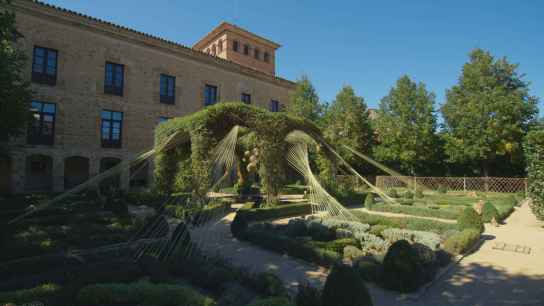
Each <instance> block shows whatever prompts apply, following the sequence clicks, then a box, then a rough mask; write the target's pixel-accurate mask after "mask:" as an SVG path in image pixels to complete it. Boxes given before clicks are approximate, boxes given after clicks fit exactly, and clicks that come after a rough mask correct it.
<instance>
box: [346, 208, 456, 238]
mask: <svg viewBox="0 0 544 306" xmlns="http://www.w3.org/2000/svg"><path fill="white" fill-rule="evenodd" d="M352 213H353V214H354V215H355V216H356V217H357V218H359V220H360V221H361V222H362V223H367V224H370V225H371V226H376V225H382V226H386V227H390V228H401V229H408V230H414V231H424V232H433V233H437V234H442V233H445V232H447V231H449V230H455V229H457V225H456V224H453V223H445V222H440V221H434V220H425V219H421V218H401V217H384V216H379V215H372V214H368V213H365V212H361V211H353V212H352Z"/></svg>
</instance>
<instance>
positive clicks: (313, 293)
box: [295, 282, 321, 306]
mask: <svg viewBox="0 0 544 306" xmlns="http://www.w3.org/2000/svg"><path fill="white" fill-rule="evenodd" d="M295 302H296V305H297V306H321V291H319V289H317V288H315V287H312V286H311V285H310V284H309V283H307V282H301V283H299V284H298V291H297V296H296V298H295Z"/></svg>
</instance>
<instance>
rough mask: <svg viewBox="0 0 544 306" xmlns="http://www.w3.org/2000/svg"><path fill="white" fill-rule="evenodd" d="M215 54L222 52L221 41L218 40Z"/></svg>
mask: <svg viewBox="0 0 544 306" xmlns="http://www.w3.org/2000/svg"><path fill="white" fill-rule="evenodd" d="M217 52H219V53H221V52H223V40H222V39H220V40H219V42H217Z"/></svg>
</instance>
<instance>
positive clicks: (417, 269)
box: [383, 240, 425, 292]
mask: <svg viewBox="0 0 544 306" xmlns="http://www.w3.org/2000/svg"><path fill="white" fill-rule="evenodd" d="M424 281H425V273H424V269H423V265H422V264H421V260H420V258H419V257H418V254H417V252H416V251H415V250H414V248H413V247H412V246H411V245H410V243H409V242H408V241H406V240H399V241H397V242H395V243H393V244H392V245H391V247H390V248H389V250H388V251H387V254H386V255H385V259H384V260H383V282H384V285H385V287H386V288H389V289H392V290H396V291H400V292H412V291H415V290H416V289H417V288H419V286H420V285H421V284H423V282H424Z"/></svg>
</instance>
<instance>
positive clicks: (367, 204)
mask: <svg viewBox="0 0 544 306" xmlns="http://www.w3.org/2000/svg"><path fill="white" fill-rule="evenodd" d="M364 204H365V207H366V209H368V210H371V209H372V207H373V206H374V194H373V193H372V192H369V193H368V194H367V195H366V198H365V203H364Z"/></svg>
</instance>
